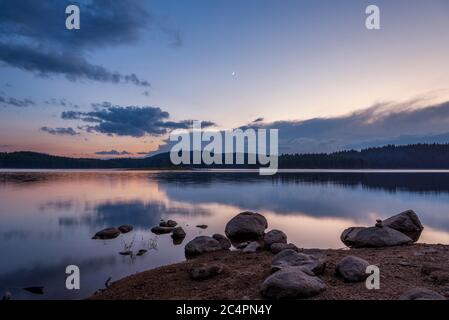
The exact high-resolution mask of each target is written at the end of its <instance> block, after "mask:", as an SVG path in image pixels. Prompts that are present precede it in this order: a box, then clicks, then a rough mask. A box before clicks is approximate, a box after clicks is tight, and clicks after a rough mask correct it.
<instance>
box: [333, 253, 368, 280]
mask: <svg viewBox="0 0 449 320" xmlns="http://www.w3.org/2000/svg"><path fill="white" fill-rule="evenodd" d="M369 265H370V264H369V262H368V261H366V260H363V259H362V258H359V257H354V256H347V257H345V258H343V259H342V260H340V261H339V262H338V263H337V266H336V268H335V272H336V274H337V275H339V276H340V277H342V278H343V280H344V281H345V282H360V281H363V280H365V279H366V278H367V277H368V274H367V273H366V268H367V267H368V266H369Z"/></svg>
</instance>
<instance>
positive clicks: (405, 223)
mask: <svg viewBox="0 0 449 320" xmlns="http://www.w3.org/2000/svg"><path fill="white" fill-rule="evenodd" d="M382 223H383V225H384V226H385V227H390V228H392V229H395V230H397V231H399V232H402V233H403V234H405V235H406V236H408V237H410V238H411V239H412V240H413V242H416V241H418V240H419V237H420V236H421V233H422V231H423V230H424V227H423V225H422V224H421V221H420V220H419V218H418V215H417V214H416V213H415V212H414V211H413V210H407V211H404V212H401V213H399V214H397V215H395V216H392V217H390V218H388V219H386V220H384V221H382Z"/></svg>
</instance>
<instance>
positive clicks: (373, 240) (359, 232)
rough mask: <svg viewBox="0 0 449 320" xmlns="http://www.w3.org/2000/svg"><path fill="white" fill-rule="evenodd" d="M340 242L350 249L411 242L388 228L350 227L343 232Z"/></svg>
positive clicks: (403, 235) (390, 245)
mask: <svg viewBox="0 0 449 320" xmlns="http://www.w3.org/2000/svg"><path fill="white" fill-rule="evenodd" d="M340 239H341V241H342V242H343V243H344V244H345V245H347V246H348V247H352V248H382V247H392V246H400V245H404V244H410V243H412V242H413V240H412V239H410V238H409V237H408V236H406V235H405V234H403V233H402V232H399V231H397V230H395V229H392V228H390V227H385V226H384V227H369V228H363V227H352V228H348V229H346V230H344V231H343V233H342V234H341V236H340Z"/></svg>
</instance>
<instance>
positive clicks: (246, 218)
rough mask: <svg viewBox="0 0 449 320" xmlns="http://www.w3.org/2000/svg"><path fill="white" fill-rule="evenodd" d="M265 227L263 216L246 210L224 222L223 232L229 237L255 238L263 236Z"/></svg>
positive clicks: (265, 222)
mask: <svg viewBox="0 0 449 320" xmlns="http://www.w3.org/2000/svg"><path fill="white" fill-rule="evenodd" d="M267 227H268V222H267V219H265V217H264V216H262V215H261V214H259V213H255V212H249V211H247V212H242V213H239V214H238V215H236V216H235V217H234V218H232V219H231V220H230V221H229V222H228V223H227V224H226V228H225V234H226V236H227V237H228V238H230V239H244V240H250V239H251V240H255V239H260V238H262V237H263V235H264V233H265V229H266V228H267Z"/></svg>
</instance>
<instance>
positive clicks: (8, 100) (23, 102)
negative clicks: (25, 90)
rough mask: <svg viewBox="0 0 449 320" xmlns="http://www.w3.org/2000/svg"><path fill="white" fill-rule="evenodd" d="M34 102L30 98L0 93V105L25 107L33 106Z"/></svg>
mask: <svg viewBox="0 0 449 320" xmlns="http://www.w3.org/2000/svg"><path fill="white" fill-rule="evenodd" d="M0 54H1V53H0ZM35 104H36V103H35V102H34V101H32V100H30V99H17V98H12V97H5V96H3V95H1V94H0V105H4V106H12V107H19V108H26V107H31V106H34V105H35Z"/></svg>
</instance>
